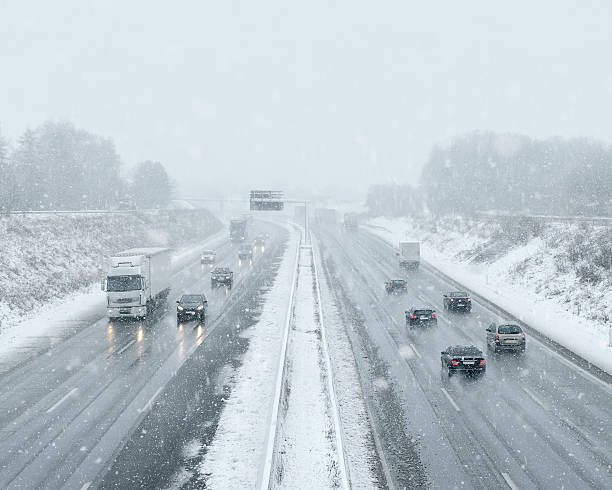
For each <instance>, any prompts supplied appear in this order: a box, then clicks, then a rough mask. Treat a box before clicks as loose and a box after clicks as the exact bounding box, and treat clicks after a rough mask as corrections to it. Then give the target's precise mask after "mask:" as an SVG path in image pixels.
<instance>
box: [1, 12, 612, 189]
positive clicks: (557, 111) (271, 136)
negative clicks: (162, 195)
mask: <svg viewBox="0 0 612 490" xmlns="http://www.w3.org/2000/svg"><path fill="white" fill-rule="evenodd" d="M502 3H503V5H502ZM611 14H612V2H606V1H599V2H596V1H574V2H564V1H548V2H533V1H524V2H523V1H512V2H491V1H472V2H470V1H465V2H456V1H447V2H407V1H394V2H391V1H388V2H383V1H376V2H375V1H362V0H342V1H330V0H327V1H325V0H310V1H308V2H291V1H281V0H279V1H275V2H271V1H253V0H251V1H227V0H217V1H214V2H211V1H195V0H194V1H177V2H151V1H139V2H136V1H129V2H128V1H114V2H113V1H99V2H85V1H81V0H70V1H69V0H64V1H58V0H54V1H52V2H46V1H40V2H28V1H6V0H0V18H1V19H2V21H1V25H2V28H1V29H0V60H1V65H0V66H1V71H2V75H0V124H1V127H2V132H3V134H4V135H5V136H8V137H10V138H11V139H13V140H14V139H16V138H17V137H18V136H19V134H20V133H21V132H22V131H23V130H24V129H25V128H26V127H28V126H35V125H38V124H39V123H41V122H42V121H44V120H45V119H48V118H53V119H68V120H71V121H73V122H74V123H75V124H76V125H77V126H79V127H82V128H84V129H87V130H90V131H93V132H96V133H99V134H103V135H106V136H109V137H111V138H112V139H113V140H114V141H115V143H116V145H117V148H118V150H119V153H120V154H121V156H122V157H123V160H124V161H125V163H126V164H128V165H133V164H134V163H136V162H138V161H140V160H144V159H158V160H161V161H162V162H163V163H164V164H165V165H166V166H167V167H168V168H169V169H170V170H171V173H172V174H173V175H174V177H175V179H176V180H177V181H178V182H179V183H180V184H182V185H184V188H185V190H183V191H182V192H188V193H191V194H193V192H195V190H196V189H208V188H210V187H212V186H213V185H220V186H227V185H230V183H232V182H235V181H237V187H240V188H249V187H250V186H254V187H277V188H285V189H296V188H299V187H300V186H304V187H310V186H311V185H314V186H316V187H319V188H322V189H329V188H334V187H335V186H340V187H341V188H342V189H364V188H365V187H367V185H368V184H370V183H375V182H389V181H391V180H395V181H399V182H405V181H408V180H409V179H410V178H411V177H412V176H413V175H415V174H417V175H418V173H419V171H420V167H421V165H422V163H423V161H424V160H425V159H426V158H427V155H428V153H429V150H430V149H431V146H432V145H433V144H435V143H436V142H441V141H444V140H445V139H446V138H448V137H451V136H453V135H455V134H458V133H462V132H465V131H471V130H473V129H491V130H495V131H512V132H520V133H526V134H530V135H532V136H536V137H547V136H551V135H562V136H589V137H593V138H600V139H603V140H605V141H610V139H611V138H610V114H612V65H611V64H610V62H609V57H610V52H611V51H612V49H611V48H612V34H610V25H611V24H612V15H611Z"/></svg>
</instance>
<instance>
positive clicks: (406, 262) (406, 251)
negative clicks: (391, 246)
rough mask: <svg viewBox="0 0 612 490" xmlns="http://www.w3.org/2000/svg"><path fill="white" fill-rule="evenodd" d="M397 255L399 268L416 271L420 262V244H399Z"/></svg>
mask: <svg viewBox="0 0 612 490" xmlns="http://www.w3.org/2000/svg"><path fill="white" fill-rule="evenodd" d="M397 255H398V256H399V266H400V268H404V269H418V267H419V264H420V262H421V244H420V243H419V242H400V243H399V252H398V254H397Z"/></svg>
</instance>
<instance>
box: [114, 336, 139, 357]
mask: <svg viewBox="0 0 612 490" xmlns="http://www.w3.org/2000/svg"><path fill="white" fill-rule="evenodd" d="M135 343H136V339H133V340H130V341H129V342H128V343H127V344H125V345H124V346H123V347H122V348H121V349H120V350H118V351H117V355H120V354H123V353H124V352H125V351H126V350H127V349H128V348H129V347H130V346H131V345H133V344H135Z"/></svg>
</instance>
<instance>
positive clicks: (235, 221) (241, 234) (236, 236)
mask: <svg viewBox="0 0 612 490" xmlns="http://www.w3.org/2000/svg"><path fill="white" fill-rule="evenodd" d="M246 237H247V220H246V219H244V218H232V219H231V220H230V240H231V241H232V242H234V243H241V242H244V241H245V240H246Z"/></svg>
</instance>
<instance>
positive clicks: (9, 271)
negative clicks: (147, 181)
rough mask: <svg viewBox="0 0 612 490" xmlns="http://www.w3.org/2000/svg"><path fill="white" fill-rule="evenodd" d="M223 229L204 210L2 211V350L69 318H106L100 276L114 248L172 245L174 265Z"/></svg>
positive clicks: (177, 266)
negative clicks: (13, 212) (23, 213)
mask: <svg viewBox="0 0 612 490" xmlns="http://www.w3.org/2000/svg"><path fill="white" fill-rule="evenodd" d="M221 228H222V225H221V223H220V222H219V221H218V220H217V219H216V218H215V217H214V216H213V215H212V214H210V213H209V212H208V211H206V210H202V209H200V210H175V211H159V212H156V213H135V214H87V215H79V214H73V215H70V214H68V215H66V214H62V215H24V216H15V215H13V216H8V217H1V218H0V250H2V252H1V253H0V354H5V353H6V352H8V351H9V350H12V349H14V348H16V347H19V346H23V344H24V343H26V344H27V338H28V337H32V338H34V337H37V336H40V335H43V334H48V332H49V331H50V330H52V329H53V326H54V324H55V323H56V322H57V323H60V322H61V323H62V324H63V325H64V328H65V325H66V321H68V320H69V319H70V318H72V317H74V318H76V317H77V316H78V318H79V321H80V322H83V321H86V320H88V319H91V320H95V319H98V318H101V317H102V316H104V313H105V311H104V309H105V305H104V298H105V297H104V293H102V291H100V279H101V278H102V276H103V272H104V267H105V262H106V259H105V257H107V256H108V255H110V254H112V253H113V252H116V251H119V250H122V249H127V248H131V247H146V246H166V247H171V248H173V249H174V250H175V252H176V254H175V256H174V258H173V264H174V268H175V269H180V268H182V267H184V266H185V265H186V264H187V263H188V262H189V261H193V260H195V259H196V257H197V255H198V254H199V253H200V249H201V247H202V242H203V240H204V239H206V238H211V237H212V236H213V235H214V234H215V232H219V231H220V230H221ZM58 337H61V335H59V334H58Z"/></svg>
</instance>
